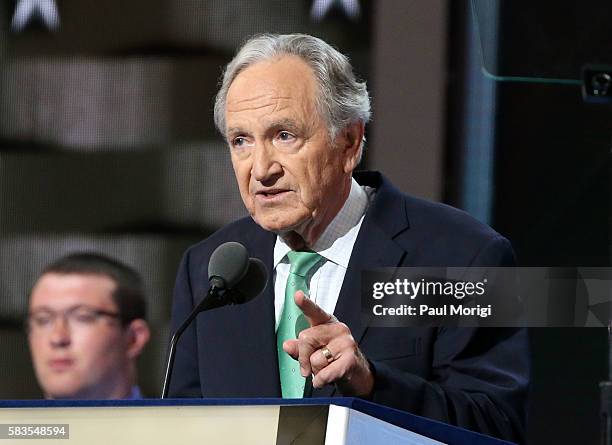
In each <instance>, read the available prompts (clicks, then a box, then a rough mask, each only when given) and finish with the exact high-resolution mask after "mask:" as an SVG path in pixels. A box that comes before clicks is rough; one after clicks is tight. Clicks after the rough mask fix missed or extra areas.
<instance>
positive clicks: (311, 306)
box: [294, 290, 334, 326]
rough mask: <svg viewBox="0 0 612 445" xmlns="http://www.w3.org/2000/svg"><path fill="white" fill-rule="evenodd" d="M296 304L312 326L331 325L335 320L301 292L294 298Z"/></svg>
mask: <svg viewBox="0 0 612 445" xmlns="http://www.w3.org/2000/svg"><path fill="white" fill-rule="evenodd" d="M294 299H295V304H296V305H297V306H298V307H299V308H300V309H301V311H302V313H303V314H304V316H305V317H306V318H307V319H308V322H309V323H310V326H317V325H320V324H325V323H329V322H330V321H332V320H333V319H334V316H333V315H330V314H328V313H327V312H325V311H324V310H323V309H321V308H320V307H319V306H318V305H317V304H316V303H315V302H314V301H312V300H311V299H310V298H308V297H307V296H306V295H305V294H304V292H302V291H301V290H299V291H297V292H296V293H295V296H294Z"/></svg>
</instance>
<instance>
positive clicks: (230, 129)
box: [225, 127, 245, 134]
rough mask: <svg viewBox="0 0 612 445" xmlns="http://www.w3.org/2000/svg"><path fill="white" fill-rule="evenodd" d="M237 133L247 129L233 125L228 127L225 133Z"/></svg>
mask: <svg viewBox="0 0 612 445" xmlns="http://www.w3.org/2000/svg"><path fill="white" fill-rule="evenodd" d="M237 133H245V131H244V130H243V129H242V128H240V127H231V128H228V129H227V131H226V132H225V134H237Z"/></svg>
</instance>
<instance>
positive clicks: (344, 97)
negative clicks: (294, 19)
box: [214, 34, 370, 140]
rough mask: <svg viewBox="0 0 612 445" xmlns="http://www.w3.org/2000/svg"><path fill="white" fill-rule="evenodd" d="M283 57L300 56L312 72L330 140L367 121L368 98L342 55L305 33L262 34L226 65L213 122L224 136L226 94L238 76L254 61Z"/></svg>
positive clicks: (319, 106)
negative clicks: (354, 125) (353, 125)
mask: <svg viewBox="0 0 612 445" xmlns="http://www.w3.org/2000/svg"><path fill="white" fill-rule="evenodd" d="M284 55H294V56H298V57H300V58H301V59H302V60H304V62H306V63H307V64H308V65H309V66H310V68H311V69H312V70H313V73H314V76H315V79H316V81H317V86H318V91H317V95H316V97H315V104H316V107H317V109H318V111H319V113H320V114H321V116H322V117H323V119H324V120H325V121H326V122H327V127H328V130H329V137H330V140H333V139H334V138H335V137H336V135H337V134H338V132H339V131H341V130H342V129H344V128H346V126H348V125H350V124H353V123H355V122H362V123H363V124H366V123H367V122H368V121H369V120H370V97H369V96H368V90H367V88H366V84H365V82H360V81H359V80H357V78H356V77H355V74H354V73H353V68H352V66H351V64H350V62H349V60H348V57H346V56H345V55H344V54H342V53H340V52H339V51H338V50H336V49H335V48H333V47H332V46H331V45H329V44H327V43H326V42H324V41H323V40H321V39H319V38H317V37H313V36H309V35H307V34H284V35H278V34H261V35H257V36H254V37H252V38H250V39H249V40H248V41H247V42H246V43H245V44H244V45H243V46H242V48H240V50H239V51H238V54H236V56H235V57H234V59H233V60H232V61H231V62H230V63H229V64H228V65H227V67H226V68H225V71H224V73H223V77H222V81H221V87H220V88H219V92H218V93H217V96H216V98H215V110H214V119H215V125H216V126H217V129H218V130H219V131H220V132H221V134H223V135H225V105H226V99H227V92H228V90H229V88H230V85H231V84H232V82H233V81H234V79H236V77H237V76H238V74H240V73H241V72H242V71H244V70H245V69H246V68H248V67H250V66H251V65H254V64H255V63H257V62H262V61H266V60H271V59H275V58H278V57H282V56H284Z"/></svg>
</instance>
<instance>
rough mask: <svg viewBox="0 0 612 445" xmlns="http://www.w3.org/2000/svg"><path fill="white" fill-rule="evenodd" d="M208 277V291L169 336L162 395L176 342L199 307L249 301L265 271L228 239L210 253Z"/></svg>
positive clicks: (260, 286)
mask: <svg viewBox="0 0 612 445" xmlns="http://www.w3.org/2000/svg"><path fill="white" fill-rule="evenodd" d="M208 281H209V283H210V289H209V290H208V293H207V294H206V295H205V296H204V298H202V300H201V301H200V302H199V303H198V304H197V305H196V306H195V307H194V308H193V310H192V311H191V313H190V314H189V316H188V317H187V319H186V320H185V321H184V322H183V324H181V325H180V326H179V328H178V329H177V330H176V332H175V333H174V335H172V338H171V339H170V348H169V351H168V363H167V365H166V375H165V377H164V386H163V389H162V396H161V398H162V399H165V398H166V397H167V396H168V390H169V388H170V379H171V378H172V368H173V366H174V356H175V355H176V344H177V343H178V340H179V338H180V337H181V335H182V334H183V332H184V331H185V329H187V327H188V326H189V324H191V322H192V321H193V319H194V318H195V317H196V316H197V315H198V314H199V313H200V312H203V311H207V310H210V309H215V308H218V307H221V306H226V305H230V304H243V303H246V302H248V301H251V300H252V299H253V298H255V297H256V296H257V295H259V294H260V293H261V291H263V289H264V288H265V287H266V283H267V281H268V272H267V270H266V267H265V266H264V264H263V262H262V261H261V260H260V259H258V258H249V255H248V252H247V250H246V248H245V247H244V246H243V245H242V244H240V243H236V242H233V241H230V242H227V243H224V244H221V245H220V246H219V247H217V248H216V249H215V251H214V252H213V253H212V255H211V256H210V261H209V263H208Z"/></svg>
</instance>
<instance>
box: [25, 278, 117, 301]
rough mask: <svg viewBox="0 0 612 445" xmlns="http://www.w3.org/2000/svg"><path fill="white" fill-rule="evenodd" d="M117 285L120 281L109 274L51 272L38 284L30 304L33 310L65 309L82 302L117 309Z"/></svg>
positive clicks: (40, 279) (31, 295)
mask: <svg viewBox="0 0 612 445" xmlns="http://www.w3.org/2000/svg"><path fill="white" fill-rule="evenodd" d="M116 289H117V283H116V282H115V281H114V280H113V279H112V278H110V277H108V276H106V275H98V274H77V273H54V272H49V273H45V274H44V275H42V276H41V277H40V278H39V279H38V281H37V282H36V283H35V284H34V287H33V288H32V292H31V294H30V302H29V306H30V310H34V309H37V308H49V309H54V310H63V309H67V308H70V307H74V306H79V305H87V306H94V307H96V308H100V309H112V310H116V309H117V305H116V303H115V300H114V298H113V293H114V292H115V290H116Z"/></svg>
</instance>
